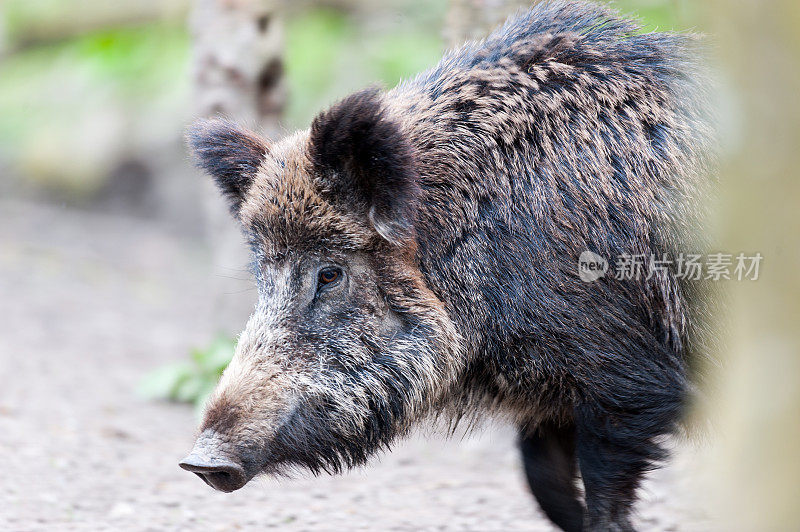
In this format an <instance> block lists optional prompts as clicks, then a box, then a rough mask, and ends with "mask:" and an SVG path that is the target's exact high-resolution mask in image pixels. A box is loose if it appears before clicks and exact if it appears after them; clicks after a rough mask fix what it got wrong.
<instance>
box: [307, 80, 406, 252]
mask: <svg viewBox="0 0 800 532" xmlns="http://www.w3.org/2000/svg"><path fill="white" fill-rule="evenodd" d="M309 152H310V156H311V161H312V163H313V165H314V168H315V170H316V173H317V175H318V178H319V179H320V181H321V184H322V185H323V187H324V188H325V189H326V190H327V192H328V193H330V194H331V195H332V196H333V197H334V199H335V200H337V201H339V202H340V203H342V204H345V205H349V206H351V207H353V208H356V209H358V210H360V211H362V212H363V214H365V215H366V216H367V217H368V218H369V221H370V223H371V224H372V226H373V227H374V228H375V230H376V231H377V233H378V234H379V235H381V236H382V237H383V238H384V239H386V240H387V241H389V242H392V243H399V242H401V241H402V240H404V239H406V238H407V237H409V236H410V235H411V233H412V232H413V223H414V217H415V213H416V205H417V198H418V197H419V184H418V181H419V180H418V175H417V170H416V164H415V156H414V150H413V148H412V146H411V143H410V142H409V141H408V139H407V138H406V136H405V135H404V134H403V132H402V131H401V129H400V125H399V124H398V123H397V122H396V121H394V120H392V119H391V117H389V116H387V113H386V110H385V108H384V106H383V103H382V101H381V96H380V91H379V90H378V89H375V88H372V89H367V90H364V91H361V92H357V93H355V94H352V95H350V96H348V97H347V98H345V99H344V100H342V101H340V102H339V103H337V104H335V105H334V106H333V107H331V108H330V109H329V110H328V111H326V112H324V113H322V114H320V115H319V116H317V117H316V118H315V119H314V121H313V123H312V124H311V135H310V139H309Z"/></svg>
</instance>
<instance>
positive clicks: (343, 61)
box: [285, 0, 445, 128]
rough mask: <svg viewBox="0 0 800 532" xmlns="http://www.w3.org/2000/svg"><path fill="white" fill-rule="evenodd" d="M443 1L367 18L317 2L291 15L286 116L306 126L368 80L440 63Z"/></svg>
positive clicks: (394, 77)
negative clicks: (377, 18) (378, 18)
mask: <svg viewBox="0 0 800 532" xmlns="http://www.w3.org/2000/svg"><path fill="white" fill-rule="evenodd" d="M444 7H445V3H444V2H442V1H441V0H436V1H432V2H429V3H427V4H425V5H424V8H423V9H421V10H419V11H416V12H414V13H413V15H412V14H409V15H406V16H403V15H402V14H400V13H397V16H396V17H388V16H387V17H385V18H388V19H389V20H383V21H381V22H374V23H364V22H363V21H358V20H357V19H356V18H354V17H353V16H350V15H348V14H347V13H344V12H342V11H337V10H333V9H327V8H317V9H311V10H308V11H302V12H299V13H297V14H296V15H294V16H292V17H291V18H290V19H289V20H288V21H287V31H286V81H287V84H288V86H289V91H288V92H289V104H288V108H287V109H286V114H285V118H286V122H287V124H288V125H289V126H290V127H291V128H299V127H307V126H308V123H309V122H310V121H311V119H312V118H313V117H314V116H315V115H316V113H317V112H319V110H320V109H322V108H324V107H325V106H326V105H328V104H330V103H332V102H333V101H334V100H336V99H338V98H341V97H343V96H345V95H347V94H348V93H350V92H352V91H354V90H358V89H361V88H364V87H366V86H368V85H370V84H374V83H380V84H382V85H384V86H386V87H392V86H394V85H395V84H397V82H398V81H400V80H401V79H404V78H407V77H409V76H412V75H414V74H416V73H418V72H420V71H422V70H425V69H426V68H429V67H431V66H433V65H435V64H436V62H437V61H438V60H439V58H440V57H441V54H442V51H443V46H444V45H443V42H442V39H441V33H442V28H441V24H442V22H443V21H442V18H443V12H444Z"/></svg>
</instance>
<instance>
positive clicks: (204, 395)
mask: <svg viewBox="0 0 800 532" xmlns="http://www.w3.org/2000/svg"><path fill="white" fill-rule="evenodd" d="M235 349H236V341H235V340H233V339H231V338H230V337H228V336H224V335H219V336H217V337H216V338H215V339H214V340H213V341H212V342H211V344H210V345H209V346H208V347H206V348H205V349H193V350H192V351H191V354H190V358H189V360H186V361H182V362H176V363H173V364H168V365H165V366H162V367H160V368H158V369H156V370H155V371H153V372H151V373H150V374H148V375H147V376H146V377H145V378H144V379H143V380H142V381H141V383H140V384H139V390H138V391H139V393H140V395H142V396H144V397H147V398H150V399H167V400H170V401H177V402H181V403H192V404H194V406H195V408H197V409H198V411H199V410H200V409H201V408H202V407H203V405H204V404H205V402H206V399H208V396H209V395H210V394H211V392H212V391H213V390H214V387H215V386H216V384H217V381H218V380H219V377H220V375H222V371H223V370H224V369H225V368H226V367H227V366H228V363H230V361H231V357H232V356H233V353H234V351H235Z"/></svg>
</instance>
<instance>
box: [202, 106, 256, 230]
mask: <svg viewBox="0 0 800 532" xmlns="http://www.w3.org/2000/svg"><path fill="white" fill-rule="evenodd" d="M186 138H187V140H188V142H189V147H190V148H191V149H192V151H193V152H194V154H195V156H196V157H197V160H198V163H199V165H200V167H201V168H202V169H203V170H205V171H206V172H208V173H209V174H210V175H211V177H213V178H214V181H215V182H216V184H217V187H219V189H220V191H221V192H222V195H223V196H225V198H226V199H227V200H228V202H229V203H230V207H231V211H232V212H233V214H234V216H238V214H239V208H240V207H241V205H242V201H243V200H244V197H245V195H246V194H247V191H248V189H249V188H250V185H251V184H252V182H253V178H254V177H255V175H256V173H257V172H258V168H259V167H260V166H261V163H263V162H264V159H265V157H266V156H267V150H268V149H269V145H268V143H267V141H266V140H264V139H262V138H261V137H259V136H258V135H256V134H255V133H253V132H251V131H248V130H246V129H243V128H240V127H239V126H237V125H235V124H233V123H232V122H228V121H226V120H221V119H211V120H199V121H197V122H195V123H194V124H193V125H192V126H191V127H190V128H189V131H188V132H187V135H186Z"/></svg>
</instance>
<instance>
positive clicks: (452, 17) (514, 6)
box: [444, 0, 536, 48]
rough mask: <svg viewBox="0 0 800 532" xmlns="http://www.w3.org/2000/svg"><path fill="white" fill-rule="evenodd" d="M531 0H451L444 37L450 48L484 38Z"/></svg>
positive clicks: (530, 3) (526, 5) (529, 4)
mask: <svg viewBox="0 0 800 532" xmlns="http://www.w3.org/2000/svg"><path fill="white" fill-rule="evenodd" d="M535 3H536V2H531V1H530V0H528V1H524V0H450V4H449V7H448V10H447V18H446V20H445V30H444V37H445V40H446V41H447V45H448V47H450V48H453V47H456V46H459V45H460V44H462V43H463V42H464V41H467V40H476V39H482V38H484V37H486V35H488V34H489V32H490V31H492V30H493V29H494V28H495V27H497V26H498V25H500V24H501V23H502V22H504V21H505V19H506V18H508V16H509V15H511V14H513V13H515V12H516V11H517V10H518V9H520V8H523V7H526V8H527V7H530V6H531V5H532V4H535Z"/></svg>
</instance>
